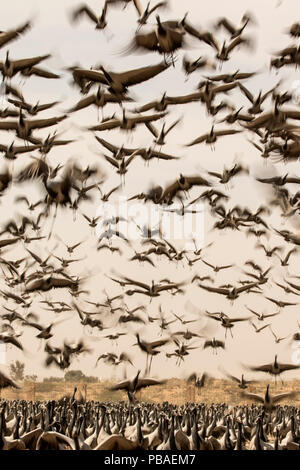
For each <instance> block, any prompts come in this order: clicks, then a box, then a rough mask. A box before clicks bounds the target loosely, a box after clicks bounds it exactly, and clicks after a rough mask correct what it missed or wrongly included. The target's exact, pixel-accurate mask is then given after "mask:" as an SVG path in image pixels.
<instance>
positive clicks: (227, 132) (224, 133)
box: [215, 129, 243, 137]
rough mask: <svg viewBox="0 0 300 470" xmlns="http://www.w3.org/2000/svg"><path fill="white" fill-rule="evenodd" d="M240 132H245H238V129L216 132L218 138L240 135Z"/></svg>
mask: <svg viewBox="0 0 300 470" xmlns="http://www.w3.org/2000/svg"><path fill="white" fill-rule="evenodd" d="M239 132H243V131H241V130H237V129H224V130H222V131H216V132H215V135H216V136H217V137H218V136H221V135H231V134H238V133H239Z"/></svg>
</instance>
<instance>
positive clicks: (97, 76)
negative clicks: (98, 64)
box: [73, 69, 107, 85]
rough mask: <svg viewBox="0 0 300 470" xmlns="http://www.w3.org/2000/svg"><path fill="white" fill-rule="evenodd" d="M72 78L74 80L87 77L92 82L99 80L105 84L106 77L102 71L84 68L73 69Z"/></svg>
mask: <svg viewBox="0 0 300 470" xmlns="http://www.w3.org/2000/svg"><path fill="white" fill-rule="evenodd" d="M73 78H74V80H75V81H77V82H78V80H79V81H80V80H82V79H87V80H91V81H93V82H100V83H103V84H104V85H107V79H106V78H105V75H104V74H103V72H99V71H98V70H86V69H75V70H73Z"/></svg>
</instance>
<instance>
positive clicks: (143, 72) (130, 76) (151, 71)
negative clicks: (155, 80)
mask: <svg viewBox="0 0 300 470" xmlns="http://www.w3.org/2000/svg"><path fill="white" fill-rule="evenodd" d="M169 67H170V64H166V63H165V62H160V63H159V64H156V65H149V66H147V67H141V68H139V69H134V70H129V71H127V72H122V73H118V74H114V73H111V76H112V78H114V77H116V78H117V79H118V80H119V81H120V82H121V83H122V84H123V85H124V86H130V85H136V84H137V83H141V82H144V81H145V80H149V79H150V78H152V77H155V75H158V74H159V73H161V72H163V71H164V70H166V69H168V68H169Z"/></svg>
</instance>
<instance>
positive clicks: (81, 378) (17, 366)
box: [9, 361, 99, 383]
mask: <svg viewBox="0 0 300 470" xmlns="http://www.w3.org/2000/svg"><path fill="white" fill-rule="evenodd" d="M9 369H10V376H11V378H12V379H13V380H16V381H17V382H22V381H23V380H25V381H26V382H37V380H38V376H37V375H35V374H32V375H24V373H25V363H24V362H20V361H15V362H11V364H10V366H9ZM43 382H84V383H96V382H99V379H98V377H94V376H92V375H90V376H89V375H85V374H84V373H83V372H82V371H81V370H69V371H68V372H66V373H65V375H64V377H46V378H44V380H43Z"/></svg>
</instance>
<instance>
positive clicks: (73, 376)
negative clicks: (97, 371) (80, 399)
mask: <svg viewBox="0 0 300 470" xmlns="http://www.w3.org/2000/svg"><path fill="white" fill-rule="evenodd" d="M65 381H66V382H85V383H93V382H98V378H97V377H94V376H92V375H91V376H88V375H85V374H84V373H83V372H82V371H81V370H69V371H68V372H66V373H65Z"/></svg>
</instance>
